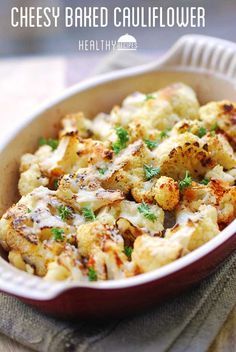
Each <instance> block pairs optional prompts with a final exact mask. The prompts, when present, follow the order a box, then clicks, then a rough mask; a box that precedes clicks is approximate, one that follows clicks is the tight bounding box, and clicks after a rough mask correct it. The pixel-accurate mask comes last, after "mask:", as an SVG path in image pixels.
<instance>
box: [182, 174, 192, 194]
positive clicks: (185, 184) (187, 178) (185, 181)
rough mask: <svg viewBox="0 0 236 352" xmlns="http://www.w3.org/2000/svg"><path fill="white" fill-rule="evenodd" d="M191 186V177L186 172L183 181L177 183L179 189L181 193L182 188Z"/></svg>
mask: <svg viewBox="0 0 236 352" xmlns="http://www.w3.org/2000/svg"><path fill="white" fill-rule="evenodd" d="M191 184H192V177H191V176H189V172H188V171H186V173H185V177H184V179H183V180H181V181H179V188H180V190H181V191H182V190H183V189H184V188H187V187H189V186H191Z"/></svg>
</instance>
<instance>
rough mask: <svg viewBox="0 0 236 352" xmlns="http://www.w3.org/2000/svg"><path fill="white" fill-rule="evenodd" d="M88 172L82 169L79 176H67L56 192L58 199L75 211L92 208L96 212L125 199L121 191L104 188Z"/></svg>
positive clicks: (61, 181)
mask: <svg viewBox="0 0 236 352" xmlns="http://www.w3.org/2000/svg"><path fill="white" fill-rule="evenodd" d="M88 170H89V169H88ZM88 170H87V169H81V171H78V173H77V174H70V175H65V176H64V177H63V178H62V179H61V180H60V183H59V187H58V190H57V191H56V194H57V196H58V198H60V199H62V200H63V201H65V202H66V203H67V204H70V205H71V206H72V207H74V208H75V209H78V210H81V209H82V208H83V207H91V209H92V210H94V211H95V210H98V209H99V208H102V207H103V206H105V205H107V204H111V203H114V202H118V201H121V200H122V199H124V196H123V194H122V192H121V191H119V190H117V191H116V190H111V189H107V190H105V189H104V188H102V187H101V186H100V184H99V180H98V179H97V178H96V177H94V176H93V174H92V175H91V177H90V175H89V174H88V172H89V171H88Z"/></svg>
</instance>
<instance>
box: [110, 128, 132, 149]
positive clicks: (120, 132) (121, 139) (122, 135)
mask: <svg viewBox="0 0 236 352" xmlns="http://www.w3.org/2000/svg"><path fill="white" fill-rule="evenodd" d="M116 135H117V138H118V140H117V141H116V142H115V143H113V145H112V149H113V150H114V153H115V154H119V152H120V151H121V150H122V149H125V148H126V146H127V142H128V141H129V135H128V132H127V131H126V129H124V128H123V127H116Z"/></svg>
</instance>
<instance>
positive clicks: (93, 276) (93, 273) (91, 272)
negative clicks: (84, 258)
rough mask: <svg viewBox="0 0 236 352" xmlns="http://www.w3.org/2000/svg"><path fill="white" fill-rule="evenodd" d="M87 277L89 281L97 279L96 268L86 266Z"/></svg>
mask: <svg viewBox="0 0 236 352" xmlns="http://www.w3.org/2000/svg"><path fill="white" fill-rule="evenodd" d="M88 279H89V281H97V279H98V276H97V273H96V270H95V269H94V268H92V267H89V268H88Z"/></svg>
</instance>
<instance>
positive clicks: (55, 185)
mask: <svg viewBox="0 0 236 352" xmlns="http://www.w3.org/2000/svg"><path fill="white" fill-rule="evenodd" d="M53 186H54V189H55V190H57V189H58V186H59V180H58V179H56V180H54V182H53Z"/></svg>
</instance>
